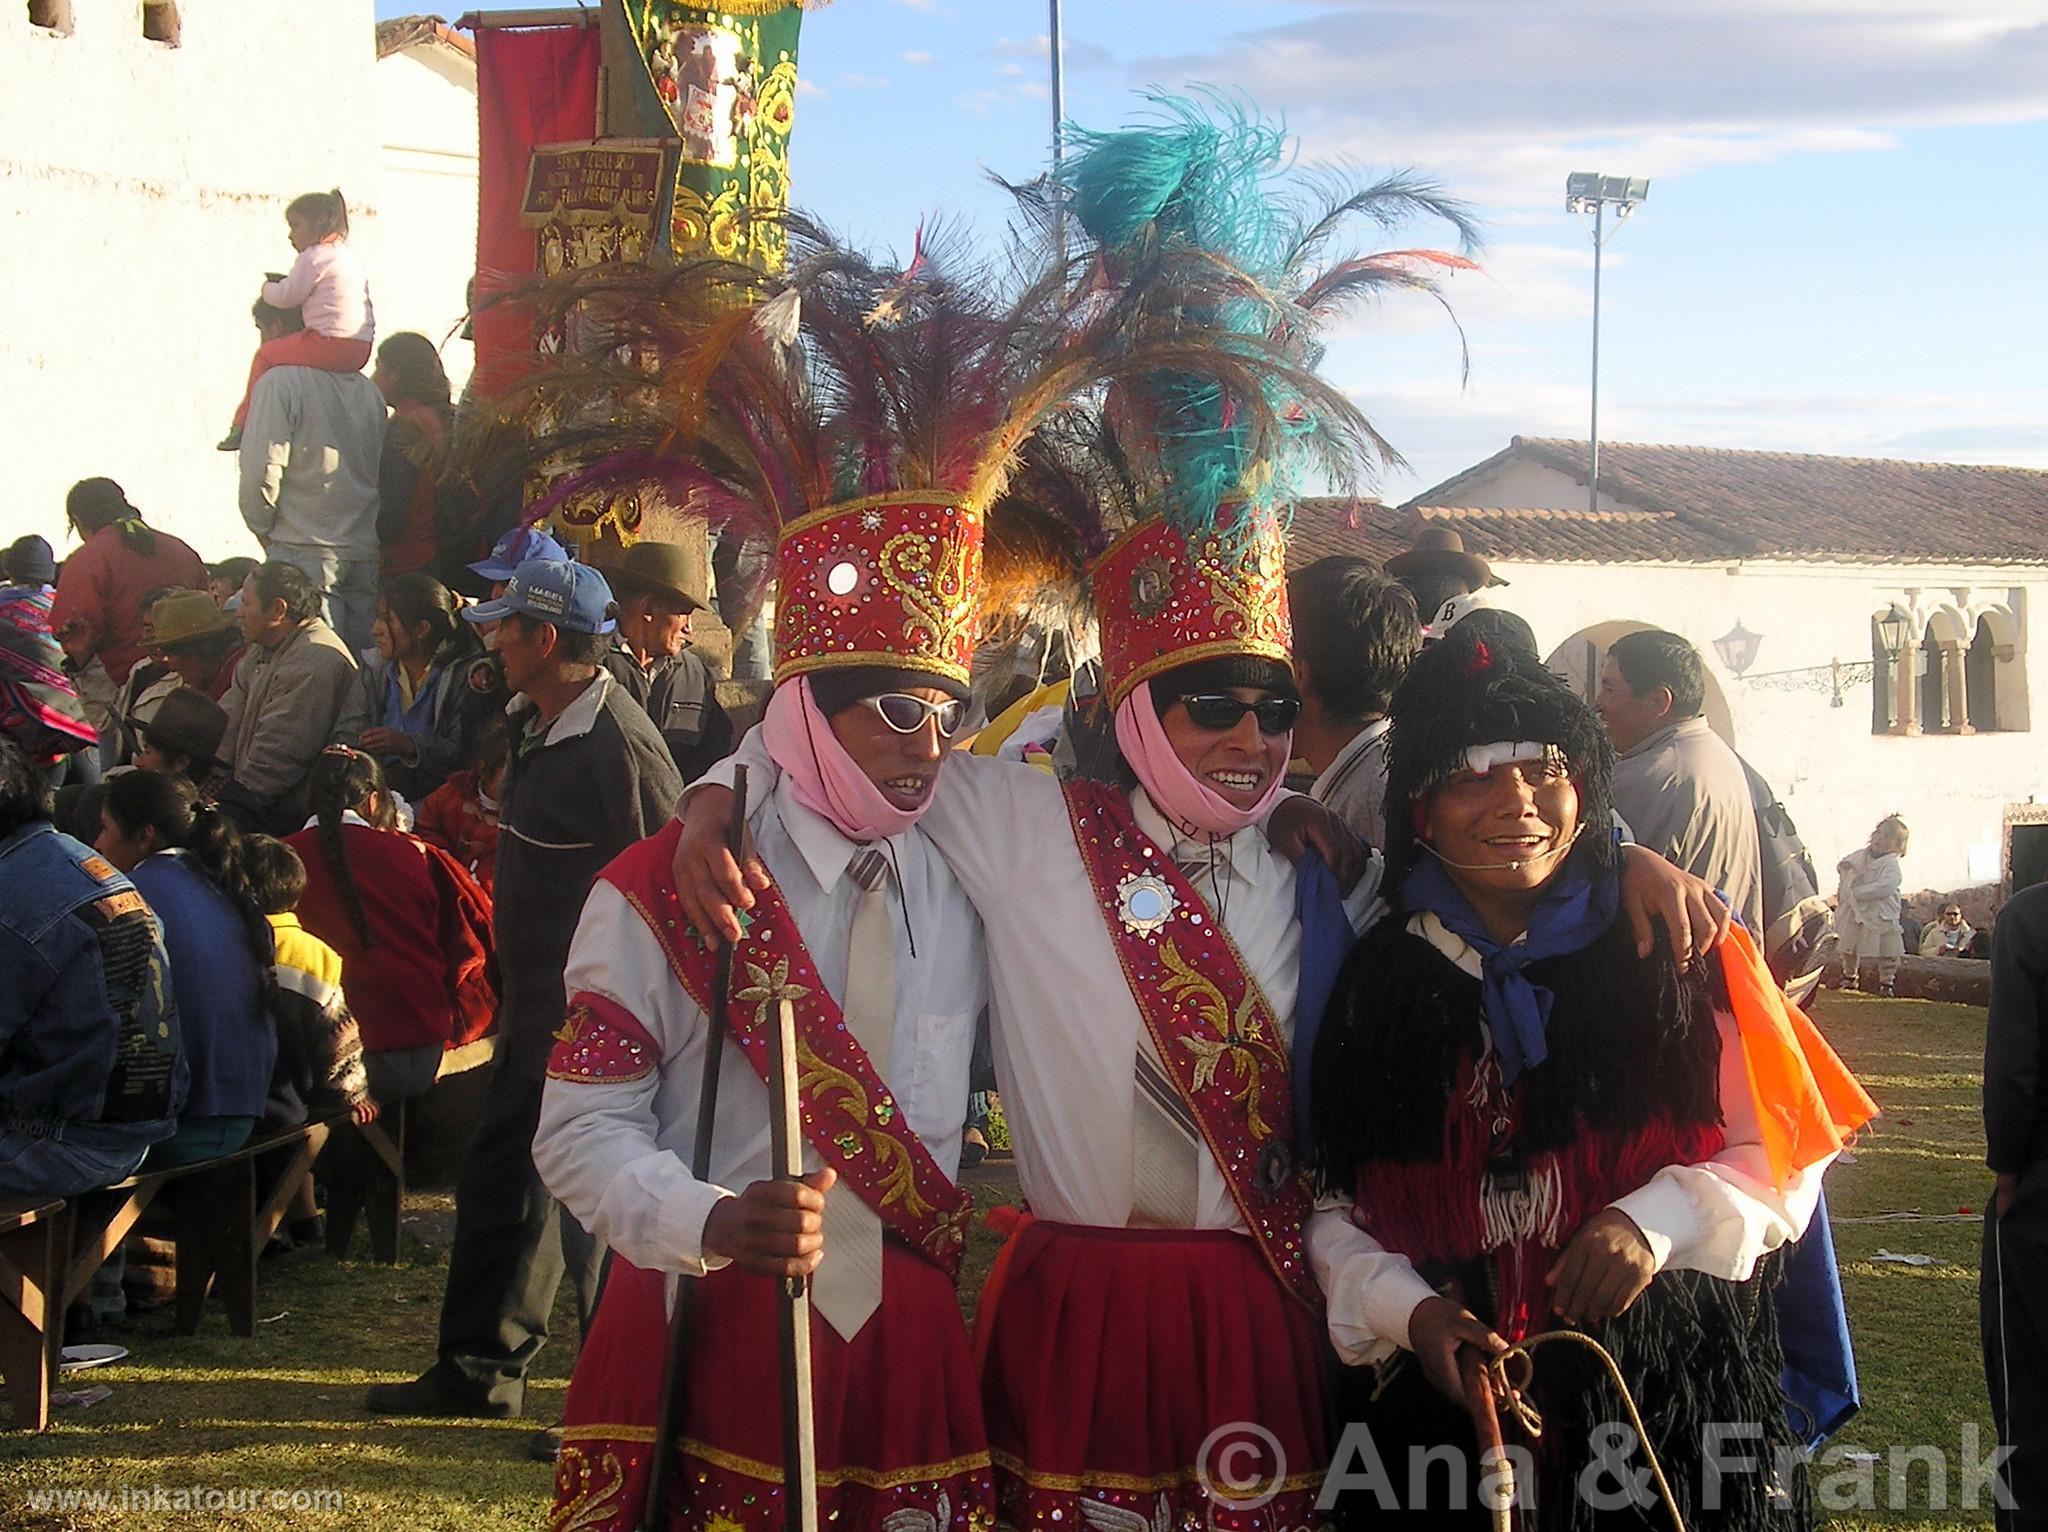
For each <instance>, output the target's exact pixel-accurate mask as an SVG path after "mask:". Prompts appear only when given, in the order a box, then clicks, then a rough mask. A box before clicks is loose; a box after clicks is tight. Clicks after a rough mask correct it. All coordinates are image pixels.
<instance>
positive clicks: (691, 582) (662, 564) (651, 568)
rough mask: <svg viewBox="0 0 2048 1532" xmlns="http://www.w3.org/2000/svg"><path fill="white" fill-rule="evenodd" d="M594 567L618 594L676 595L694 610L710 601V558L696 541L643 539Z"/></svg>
mask: <svg viewBox="0 0 2048 1532" xmlns="http://www.w3.org/2000/svg"><path fill="white" fill-rule="evenodd" d="M597 567H598V568H599V569H601V570H603V571H604V577H605V579H606V580H608V581H609V582H610V583H611V586H612V588H613V589H614V590H615V591H617V592H619V593H620V594H621V595H623V594H626V593H628V592H630V591H636V590H641V591H654V592H656V593H658V594H660V595H665V596H676V597H679V598H680V599H681V600H682V601H684V602H685V603H687V604H688V607H689V609H690V610H691V611H693V612H695V611H698V610H701V609H702V608H704V607H707V606H709V605H710V604H711V571H710V568H709V560H707V559H706V557H705V555H704V550H703V549H702V548H701V547H699V546H698V545H697V544H695V543H656V542H648V541H646V540H644V539H643V540H642V541H640V542H637V543H635V544H633V546H632V547H630V548H628V549H626V550H625V551H624V552H623V553H613V554H611V555H610V556H609V557H607V558H603V559H601V560H599V561H598V564H597Z"/></svg>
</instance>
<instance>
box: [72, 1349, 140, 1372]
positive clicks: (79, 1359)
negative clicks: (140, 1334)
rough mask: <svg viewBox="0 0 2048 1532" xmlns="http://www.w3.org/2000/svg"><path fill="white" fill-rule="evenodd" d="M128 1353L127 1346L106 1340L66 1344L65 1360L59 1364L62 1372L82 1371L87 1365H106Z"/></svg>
mask: <svg viewBox="0 0 2048 1532" xmlns="http://www.w3.org/2000/svg"><path fill="white" fill-rule="evenodd" d="M127 1354H128V1348H127V1347H126V1346H115V1345H111V1344H108V1343H105V1342H102V1343H100V1344H98V1345H93V1346H66V1347H65V1348H64V1360H63V1361H61V1362H60V1363H58V1364H57V1365H58V1370H59V1371H60V1372H80V1371H83V1370H84V1369H85V1368H87V1367H104V1366H106V1365H107V1363H109V1362H118V1361H120V1360H121V1359H122V1358H123V1357H125V1356H126V1355H127Z"/></svg>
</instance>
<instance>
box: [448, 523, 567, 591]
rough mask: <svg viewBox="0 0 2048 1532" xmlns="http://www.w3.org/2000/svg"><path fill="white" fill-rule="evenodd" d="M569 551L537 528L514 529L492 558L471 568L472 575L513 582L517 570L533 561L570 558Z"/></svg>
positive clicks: (499, 542) (483, 560)
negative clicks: (511, 580)
mask: <svg viewBox="0 0 2048 1532" xmlns="http://www.w3.org/2000/svg"><path fill="white" fill-rule="evenodd" d="M568 556H569V550H568V549H567V548H564V547H563V546H562V545H561V544H560V543H558V542H556V541H555V540H554V539H553V538H552V537H550V536H548V535H547V533H545V532H542V531H540V530H538V529H537V528H534V527H514V528H513V529H512V530H511V531H509V532H507V533H506V534H505V535H504V536H503V537H501V538H499V539H498V541H497V542H496V543H495V544H494V545H493V546H492V548H491V556H490V557H489V558H487V559H478V560H477V561H476V562H475V563H474V564H472V565H470V566H469V572H470V573H471V574H479V575H482V576H483V577H484V578H485V579H486V580H491V581H497V580H509V579H511V578H512V574H513V571H515V570H516V569H518V568H519V566H520V565H521V564H524V563H526V562H527V561H528V560H530V559H558V560H559V559H566V558H567V557H568Z"/></svg>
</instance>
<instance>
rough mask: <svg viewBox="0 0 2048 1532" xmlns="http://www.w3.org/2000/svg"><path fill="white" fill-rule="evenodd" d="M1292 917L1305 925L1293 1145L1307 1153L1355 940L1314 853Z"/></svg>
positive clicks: (1297, 876) (1299, 869) (1302, 870)
mask: <svg viewBox="0 0 2048 1532" xmlns="http://www.w3.org/2000/svg"><path fill="white" fill-rule="evenodd" d="M1294 913H1295V915H1296V916H1297V917H1298V918H1299V919H1300V921H1301V982H1300V985H1299V986H1298V987H1297V988H1296V990H1295V992H1294V1060H1293V1063H1294V1142H1295V1145H1296V1147H1297V1148H1299V1149H1300V1151H1301V1152H1302V1154H1303V1155H1306V1154H1307V1153H1308V1152H1309V1146H1310V1145H1311V1144H1313V1143H1314V1142H1315V1126H1314V1123H1313V1122H1312V1121H1311V1120H1310V1115H1309V1094H1310V1092H1309V1079H1310V1075H1311V1074H1312V1072H1313V1068H1314V1064H1315V1054H1316V1036H1317V1034H1318V1033H1319V1032H1320V1031H1321V1030H1322V1025H1323V1012H1324V1011H1325V1010H1326V1009H1327V1008H1328V1006H1329V1003H1330V995H1331V994H1332V992H1334V991H1335V990H1336V988H1337V975H1338V973H1339V971H1341V970H1342V969H1343V967H1344V959H1345V958H1346V957H1348V956H1349V955H1350V953H1351V947H1352V944H1353V943H1354V942H1355V941H1356V940H1357V937H1356V935H1355V934H1354V933H1353V932H1352V929H1351V917H1350V916H1349V915H1348V914H1346V913H1345V910H1344V895H1343V894H1342V893H1341V892H1340V891H1339V890H1338V888H1337V878H1336V875H1335V874H1334V873H1332V872H1331V871H1330V869H1329V867H1328V866H1327V865H1326V864H1325V863H1324V861H1323V859H1322V857H1321V856H1320V855H1319V854H1318V853H1317V852H1316V851H1314V850H1313V849H1311V850H1310V851H1309V852H1308V854H1307V855H1305V856H1303V857H1302V859H1301V862H1300V864H1299V865H1298V866H1296V867H1295V869H1294Z"/></svg>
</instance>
